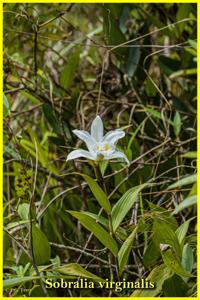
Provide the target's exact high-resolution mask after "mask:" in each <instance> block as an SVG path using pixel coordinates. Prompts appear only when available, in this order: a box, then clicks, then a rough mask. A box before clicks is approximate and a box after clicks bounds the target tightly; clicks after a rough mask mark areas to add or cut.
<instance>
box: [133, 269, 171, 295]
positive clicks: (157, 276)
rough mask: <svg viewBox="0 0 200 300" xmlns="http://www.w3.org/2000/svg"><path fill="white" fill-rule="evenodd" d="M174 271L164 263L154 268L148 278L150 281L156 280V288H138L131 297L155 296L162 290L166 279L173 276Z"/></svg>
mask: <svg viewBox="0 0 200 300" xmlns="http://www.w3.org/2000/svg"><path fill="white" fill-rule="evenodd" d="M172 274H173V273H172V271H171V270H169V269H168V268H167V267H166V266H165V265H164V264H162V265H160V266H158V267H156V268H154V269H153V270H152V271H151V273H150V274H149V275H148V276H147V278H146V280H148V281H149V282H155V288H153V289H137V290H135V291H134V292H133V293H132V294H131V297H155V296H157V295H158V294H159V293H160V292H161V291H162V286H163V283H164V282H165V280H166V279H168V278H169V277H171V276H172Z"/></svg>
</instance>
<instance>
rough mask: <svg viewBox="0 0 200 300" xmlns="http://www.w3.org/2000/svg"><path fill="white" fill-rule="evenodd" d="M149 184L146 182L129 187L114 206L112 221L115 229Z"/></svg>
mask: <svg viewBox="0 0 200 300" xmlns="http://www.w3.org/2000/svg"><path fill="white" fill-rule="evenodd" d="M147 185H148V183H144V184H141V185H138V186H136V187H133V188H131V189H129V190H128V191H127V192H126V193H125V194H124V195H123V196H122V197H121V198H120V199H119V201H118V202H117V203H116V204H115V205H114V206H113V209H112V222H113V230H114V231H116V229H117V228H118V226H119V225H120V223H121V222H122V220H123V219H124V217H125V216H126V214H127V213H128V212H129V210H130V209H131V208H132V206H133V204H134V203H135V202H136V201H137V200H138V194H139V193H140V191H141V190H142V189H143V188H144V187H146V186H147Z"/></svg>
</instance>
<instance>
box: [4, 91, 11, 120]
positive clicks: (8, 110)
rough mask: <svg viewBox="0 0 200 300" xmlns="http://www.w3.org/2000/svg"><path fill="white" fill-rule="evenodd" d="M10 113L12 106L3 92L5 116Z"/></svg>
mask: <svg viewBox="0 0 200 300" xmlns="http://www.w3.org/2000/svg"><path fill="white" fill-rule="evenodd" d="M9 115H10V106H9V102H8V99H7V97H6V95H5V94H3V116H4V117H7V116H9Z"/></svg>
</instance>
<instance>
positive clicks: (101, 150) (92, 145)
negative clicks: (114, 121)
mask: <svg viewBox="0 0 200 300" xmlns="http://www.w3.org/2000/svg"><path fill="white" fill-rule="evenodd" d="M73 133H74V134H75V135H76V136H77V137H78V138H79V139H81V140H82V141H84V142H85V144H86V146H87V148H88V150H89V151H86V150H83V149H78V150H74V151H72V152H70V153H69V155H68V156H67V161H68V160H72V159H76V158H79V157H84V158H87V159H90V160H95V161H99V160H109V159H113V158H122V159H124V160H125V161H126V162H127V164H129V160H128V158H127V157H126V155H125V154H124V153H123V152H120V151H118V150H117V149H116V143H117V141H118V140H119V139H121V138H123V137H124V136H125V132H124V131H123V130H120V129H116V130H112V131H109V132H107V133H106V134H105V135H103V122H102V120H101V118H100V117H99V116H97V117H96V118H95V119H94V121H93V122H92V125H91V133H90V134H89V132H87V131H85V130H73Z"/></svg>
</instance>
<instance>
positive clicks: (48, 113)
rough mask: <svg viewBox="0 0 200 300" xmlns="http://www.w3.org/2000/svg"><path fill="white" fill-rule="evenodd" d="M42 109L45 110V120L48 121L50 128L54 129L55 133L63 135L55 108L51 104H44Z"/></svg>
mask: <svg viewBox="0 0 200 300" xmlns="http://www.w3.org/2000/svg"><path fill="white" fill-rule="evenodd" d="M42 109H43V112H44V115H45V118H46V119H47V121H48V123H49V124H50V126H51V127H52V128H53V129H54V131H55V132H56V133H58V134H61V133H62V130H61V128H60V124H59V121H58V119H57V117H56V114H55V111H54V109H53V107H52V106H51V105H50V104H49V103H44V104H43V105H42Z"/></svg>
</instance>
